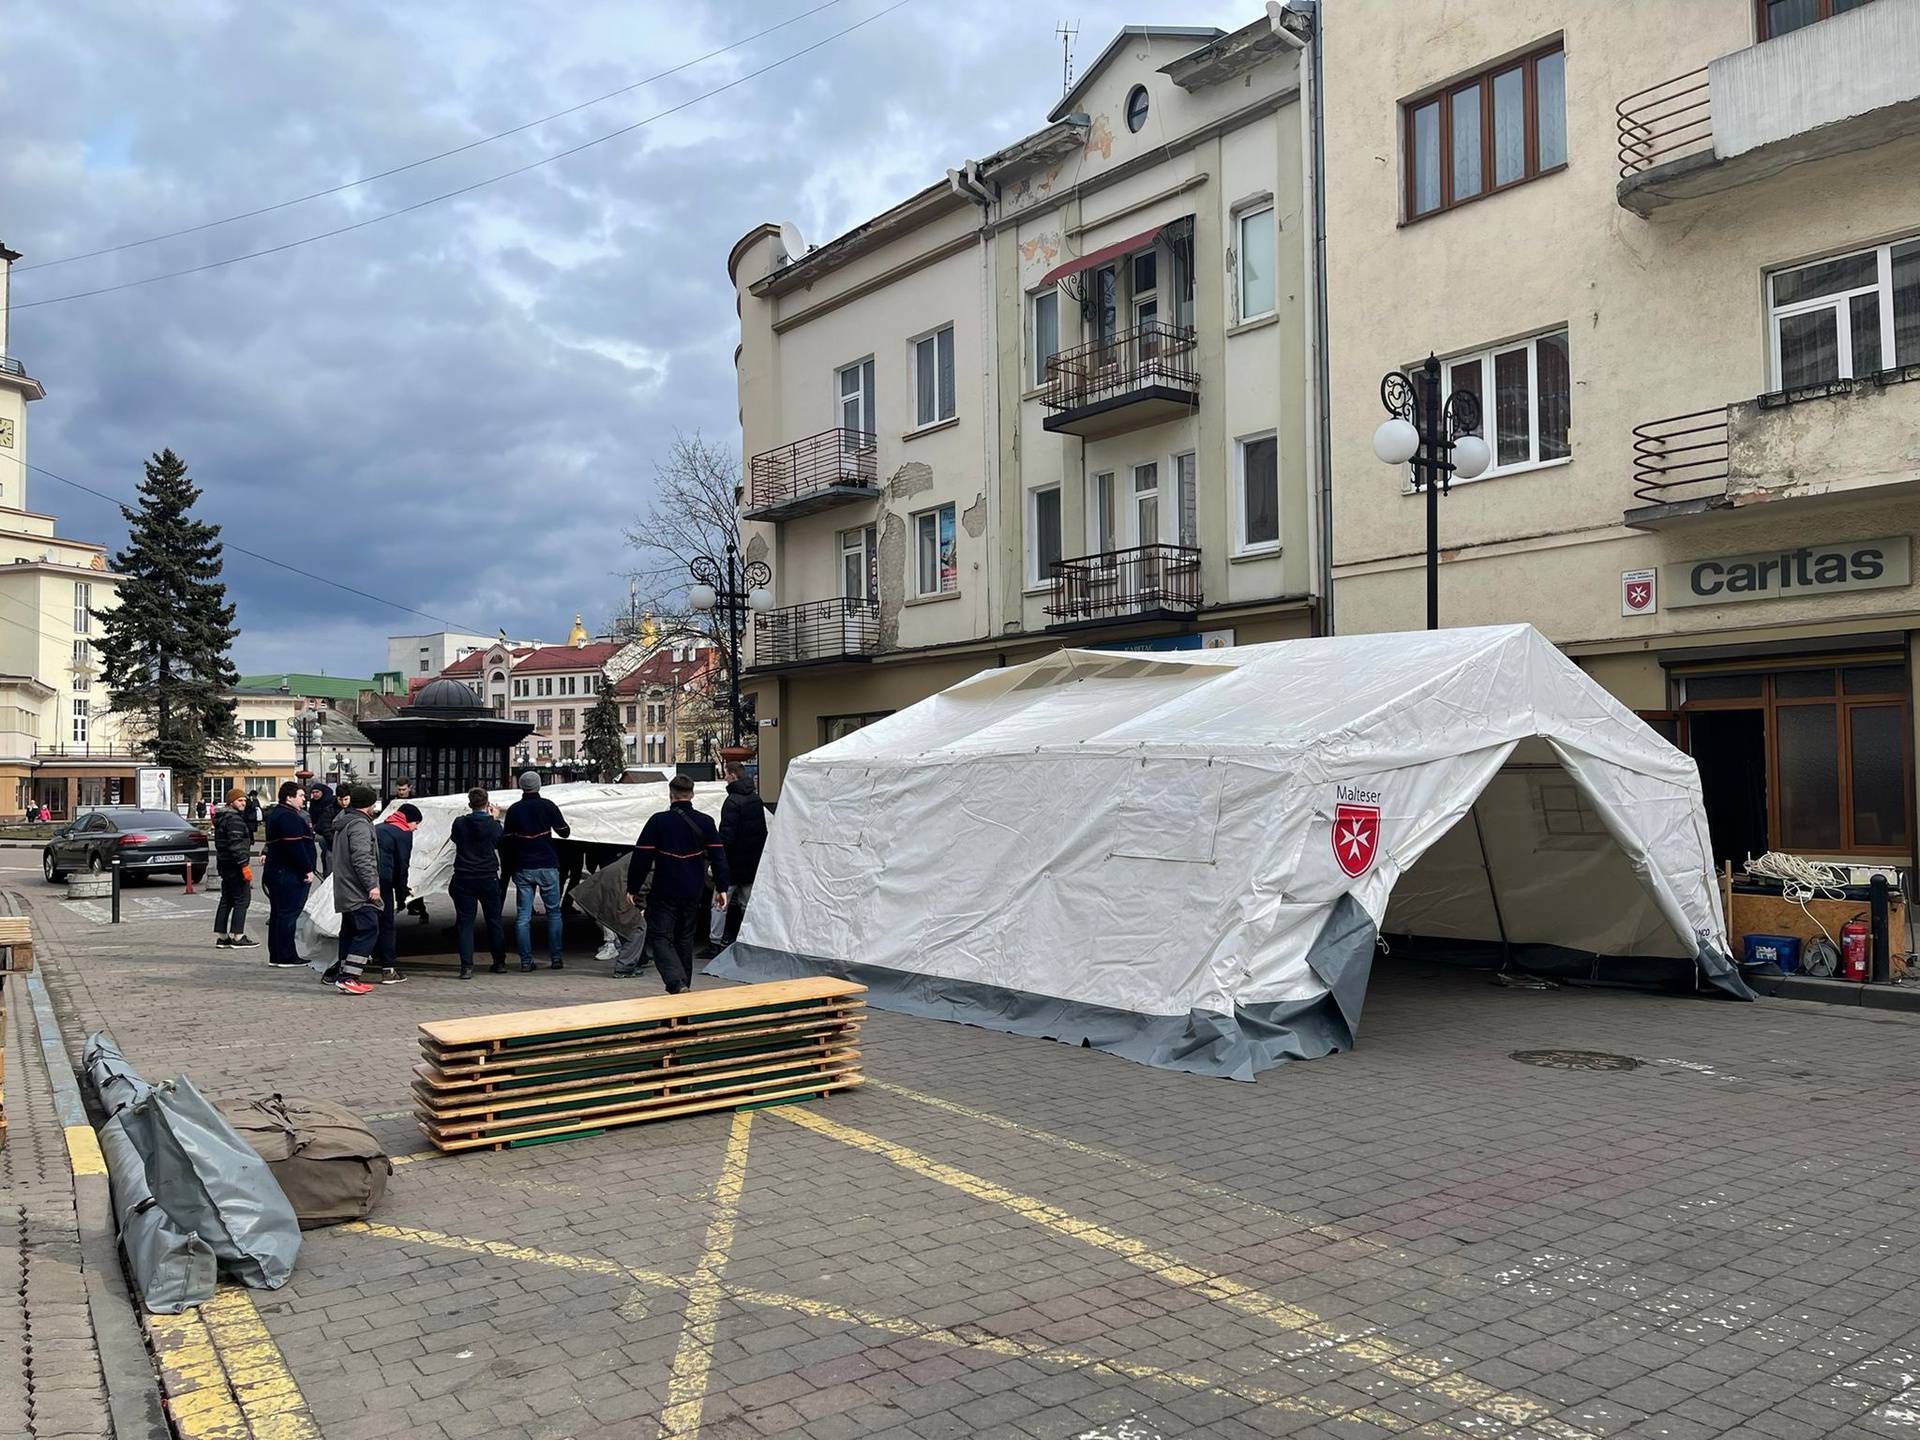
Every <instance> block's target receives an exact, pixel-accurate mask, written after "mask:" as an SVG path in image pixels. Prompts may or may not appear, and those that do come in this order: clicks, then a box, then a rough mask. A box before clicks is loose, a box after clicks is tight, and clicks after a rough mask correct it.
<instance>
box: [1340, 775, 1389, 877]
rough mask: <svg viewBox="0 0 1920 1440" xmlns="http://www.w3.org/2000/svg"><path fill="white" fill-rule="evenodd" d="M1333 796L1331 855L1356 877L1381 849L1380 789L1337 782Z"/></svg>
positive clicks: (1366, 869) (1342, 867)
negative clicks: (1334, 802)
mask: <svg viewBox="0 0 1920 1440" xmlns="http://www.w3.org/2000/svg"><path fill="white" fill-rule="evenodd" d="M1334 795H1335V797H1336V799H1337V801H1338V803H1337V804H1335V806H1334V807H1333V858H1334V860H1335V862H1336V863H1337V864H1338V865H1339V866H1340V868H1341V869H1342V870H1343V871H1345V872H1346V874H1347V875H1348V876H1349V877H1350V878H1352V879H1355V880H1357V879H1359V878H1360V877H1361V876H1362V875H1364V874H1366V873H1367V871H1368V870H1369V869H1370V868H1371V867H1372V865H1373V857H1374V855H1375V854H1377V853H1378V851H1379V849H1380V792H1379V791H1378V790H1363V789H1361V788H1359V787H1358V786H1354V785H1336V786H1334Z"/></svg>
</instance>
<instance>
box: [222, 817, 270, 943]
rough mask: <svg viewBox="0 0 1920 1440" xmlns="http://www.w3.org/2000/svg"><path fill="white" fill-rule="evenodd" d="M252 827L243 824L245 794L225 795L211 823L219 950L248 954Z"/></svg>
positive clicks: (251, 886) (251, 895) (250, 938)
mask: <svg viewBox="0 0 1920 1440" xmlns="http://www.w3.org/2000/svg"><path fill="white" fill-rule="evenodd" d="M252 849H253V827H252V826H251V825H249V824H247V792H246V791H244V790H242V789H241V788H240V787H239V786H238V785H236V786H234V787H233V789H231V790H229V791H227V803H226V804H225V805H223V806H221V807H220V813H219V814H218V815H216V816H215V817H214V820H213V856H214V864H215V865H217V866H218V867H219V870H220V905H219V908H217V909H216V910H215V911H214V912H213V933H214V937H215V938H214V942H213V943H214V944H215V945H216V946H218V947H219V948H220V949H222V950H231V949H236V948H237V949H241V950H252V949H254V948H255V947H257V946H258V945H259V943H260V942H259V941H258V940H255V939H254V938H253V937H252V936H251V935H249V934H247V905H248V903H249V902H250V901H251V900H252V899H253V865H252V857H251V853H250V852H251V851H252Z"/></svg>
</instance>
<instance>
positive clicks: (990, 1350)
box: [334, 1220, 1413, 1431]
mask: <svg viewBox="0 0 1920 1440" xmlns="http://www.w3.org/2000/svg"><path fill="white" fill-rule="evenodd" d="M334 1233H335V1234H347V1235H366V1236H369V1237H371V1238H374V1239H379V1240H394V1241H399V1242H402V1243H406V1244H414V1245H431V1246H434V1247H435V1248H437V1249H445V1250H457V1251H461V1252H464V1253H466V1254H469V1255H484V1256H489V1257H492V1258H495V1259H501V1260H514V1261H518V1262H520V1263H522V1264H532V1265H550V1266H553V1267H555V1268H556V1269H561V1270H572V1271H576V1272H581V1273H585V1274H592V1275H609V1276H624V1277H625V1278H627V1279H629V1280H632V1281H634V1282H635V1283H636V1284H638V1285H643V1286H647V1285H650V1286H654V1287H656V1288H659V1289H663V1290H671V1291H685V1290H687V1289H688V1288H689V1287H690V1286H691V1285H692V1283H693V1282H692V1281H691V1280H690V1279H688V1278H687V1277H684V1276H679V1275H668V1274H666V1273H664V1272H663V1271H659V1270H648V1269H644V1268H641V1267H639V1266H632V1265H622V1264H619V1263H618V1262H616V1261H613V1260H605V1259H601V1258H599V1257H598V1256H590V1255H567V1254H563V1253H560V1252H558V1251H553V1250H538V1249H534V1248H533V1247H531V1246H526V1245H517V1244H514V1243H513V1242H512V1241H508V1240H480V1239H475V1238H474V1237H472V1236H467V1235H448V1234H445V1233H443V1232H441V1231H436V1230H420V1229H415V1228H413V1227H410V1226H403V1225H385V1224H376V1223H374V1222H371V1221H365V1220H356V1221H352V1222H349V1223H348V1224H345V1225H341V1226H338V1227H337V1228H336V1229H335V1231H334ZM720 1290H721V1292H722V1294H724V1295H725V1296H727V1297H728V1298H729V1299H732V1300H736V1301H738V1302H739V1303H741V1304H743V1305H754V1306H760V1307H764V1308H766V1309H772V1310H784V1311H787V1312H789V1313H791V1314H795V1315H805V1316H807V1317H808V1318H810V1319H815V1320H834V1321H838V1322H840V1323H841V1324H844V1325H850V1326H858V1327H860V1328H862V1329H866V1330H874V1331H878V1332H879V1333H881V1334H883V1335H891V1336H894V1337H896V1338H898V1339H906V1340H926V1341H930V1342H932V1343H933V1344H936V1345H945V1346H949V1347H951V1348H953V1349H956V1350H972V1351H977V1352H980V1353H982V1354H987V1355H997V1356H1003V1357H1005V1358H1007V1359H1022V1360H1031V1361H1034V1362H1035V1363H1037V1364H1042V1365H1054V1366H1059V1367H1061V1368H1063V1369H1071V1370H1090V1371H1092V1372H1093V1373H1095V1374H1099V1375H1111V1376H1119V1377H1123V1378H1125V1379H1128V1380H1157V1381H1162V1382H1165V1383H1167V1384H1170V1385H1177V1386H1179V1387H1181V1388H1182V1389H1186V1390H1194V1391H1200V1392H1204V1393H1206V1394H1211V1395H1223V1396H1232V1397H1236V1398H1239V1399H1244V1400H1251V1401H1253V1402H1254V1403H1256V1404H1259V1405H1264V1406H1267V1407H1269V1408H1272V1409H1276V1410H1283V1411H1288V1412H1291V1413H1294V1414H1300V1415H1315V1416H1320V1417H1323V1418H1328V1419H1339V1418H1341V1417H1343V1416H1351V1417H1352V1418H1354V1419H1357V1420H1365V1421H1368V1422H1369V1423H1371V1424H1374V1425H1377V1426H1379V1427H1380V1428H1381V1429H1383V1430H1392V1431H1403V1430H1406V1429H1407V1427H1408V1426H1410V1425H1411V1424H1412V1423H1413V1422H1412V1421H1410V1420H1408V1419H1407V1418H1406V1417H1405V1416H1402V1415H1397V1414H1395V1413H1394V1412H1393V1411H1391V1410H1381V1409H1377V1408H1374V1407H1370V1406H1363V1407H1360V1408H1357V1409H1351V1410H1349V1409H1347V1408H1345V1407H1343V1406H1340V1405H1335V1404H1333V1403H1331V1402H1329V1401H1323V1400H1318V1399H1315V1398H1313V1397H1311V1396H1307V1395H1299V1394H1295V1393H1293V1392H1289V1391H1282V1390H1275V1389H1273V1388H1272V1387H1270V1386H1262V1385H1255V1384H1252V1383H1249V1382H1236V1381H1227V1380H1222V1379H1221V1378H1219V1377H1218V1376H1206V1375H1197V1374H1193V1373H1191V1372H1188V1371H1182V1370H1165V1369H1162V1368H1160V1367H1159V1366H1156V1365H1141V1364H1133V1363H1128V1362H1126V1361H1118V1360H1113V1359H1110V1358H1107V1357H1104V1356H1099V1355H1091V1354H1088V1353H1086V1352H1084V1351H1079V1350H1072V1349H1066V1348H1063V1347H1059V1346H1051V1345H1041V1344H1037V1343H1034V1342H1030V1341H1022V1340H1016V1339H1012V1338H1009V1337H1005V1336H999V1335H990V1334H987V1333H986V1332H985V1331H980V1332H977V1333H972V1334H966V1335H963V1334H961V1333H959V1332H958V1331H955V1330H950V1329H947V1328H945V1327H944V1326H938V1325H927V1324H925V1323H923V1322H921V1321H918V1320H909V1319H905V1318H903V1317H901V1316H897V1315H887V1314H882V1313H879V1312H877V1311H873V1310H864V1309H858V1308H855V1307H853V1306H848V1305H840V1304H837V1303H835V1302H834V1301H831V1300H816V1299H814V1298H812V1297H810V1296H804V1295H790V1294H784V1293H782V1292H780V1291H776V1290H762V1289H759V1288H758V1287H756V1286H750V1285H735V1284H733V1283H731V1282H728V1281H722V1282H721V1284H720ZM631 1303H632V1302H631V1301H629V1302H628V1304H631ZM622 1308H623V1309H624V1308H625V1307H622ZM1312 1383H1315V1384H1318V1383H1319V1380H1318V1379H1317V1378H1316V1379H1315V1380H1314V1381H1313V1382H1312Z"/></svg>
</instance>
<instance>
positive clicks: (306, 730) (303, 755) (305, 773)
mask: <svg viewBox="0 0 1920 1440" xmlns="http://www.w3.org/2000/svg"><path fill="white" fill-rule="evenodd" d="M319 733H320V717H319V716H318V715H315V714H314V713H313V712H312V711H311V710H302V711H301V712H300V713H299V714H298V715H296V716H294V717H293V738H294V739H296V740H298V741H299V742H300V779H301V781H302V783H304V782H306V781H308V780H311V779H312V778H313V771H311V770H309V769H308V768H307V751H308V749H309V748H311V746H312V745H313V742H314V739H315V737H316V736H318V735H319Z"/></svg>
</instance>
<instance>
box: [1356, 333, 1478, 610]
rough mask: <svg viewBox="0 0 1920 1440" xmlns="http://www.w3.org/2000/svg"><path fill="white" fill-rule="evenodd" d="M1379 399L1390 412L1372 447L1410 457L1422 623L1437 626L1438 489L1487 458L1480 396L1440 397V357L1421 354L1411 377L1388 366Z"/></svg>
mask: <svg viewBox="0 0 1920 1440" xmlns="http://www.w3.org/2000/svg"><path fill="white" fill-rule="evenodd" d="M1380 403H1381V404H1382V405H1384V406H1385V407H1386V410H1387V415H1388V416H1389V417H1390V418H1388V419H1386V420H1383V421H1381V422H1380V428H1379V429H1377V430H1375V431H1374V432H1373V453H1374V454H1375V455H1377V456H1379V457H1380V459H1381V460H1382V461H1384V462H1385V463H1386V464H1388V465H1395V466H1399V465H1405V464H1406V463H1407V462H1409V461H1412V462H1413V488H1414V489H1416V490H1425V491H1426V492H1427V629H1429V630H1438V629H1439V628H1440V493H1441V492H1442V491H1443V490H1450V489H1451V487H1452V484H1453V477H1454V476H1455V475H1458V476H1459V477H1460V478H1461V479H1462V480H1472V479H1473V478H1475V477H1476V476H1478V475H1482V474H1485V473H1486V469H1487V466H1488V464H1489V463H1491V461H1492V459H1493V452H1492V451H1491V450H1489V449H1488V448H1487V442H1486V441H1485V440H1483V439H1481V438H1480V435H1479V433H1478V432H1479V429H1480V397H1479V396H1478V395H1475V394H1474V393H1473V392H1472V391H1471V390H1456V391H1454V392H1453V394H1451V395H1449V396H1448V397H1447V401H1446V403H1445V404H1444V405H1442V404H1441V403H1440V362H1439V361H1438V360H1436V359H1435V358H1434V357H1433V356H1431V355H1429V356H1427V359H1426V363H1425V364H1423V365H1422V366H1421V367H1420V373H1419V375H1418V376H1417V377H1409V376H1407V375H1405V374H1403V373H1402V372H1400V371H1398V370H1389V371H1388V372H1387V373H1386V374H1385V375H1383V376H1381V377H1380Z"/></svg>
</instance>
